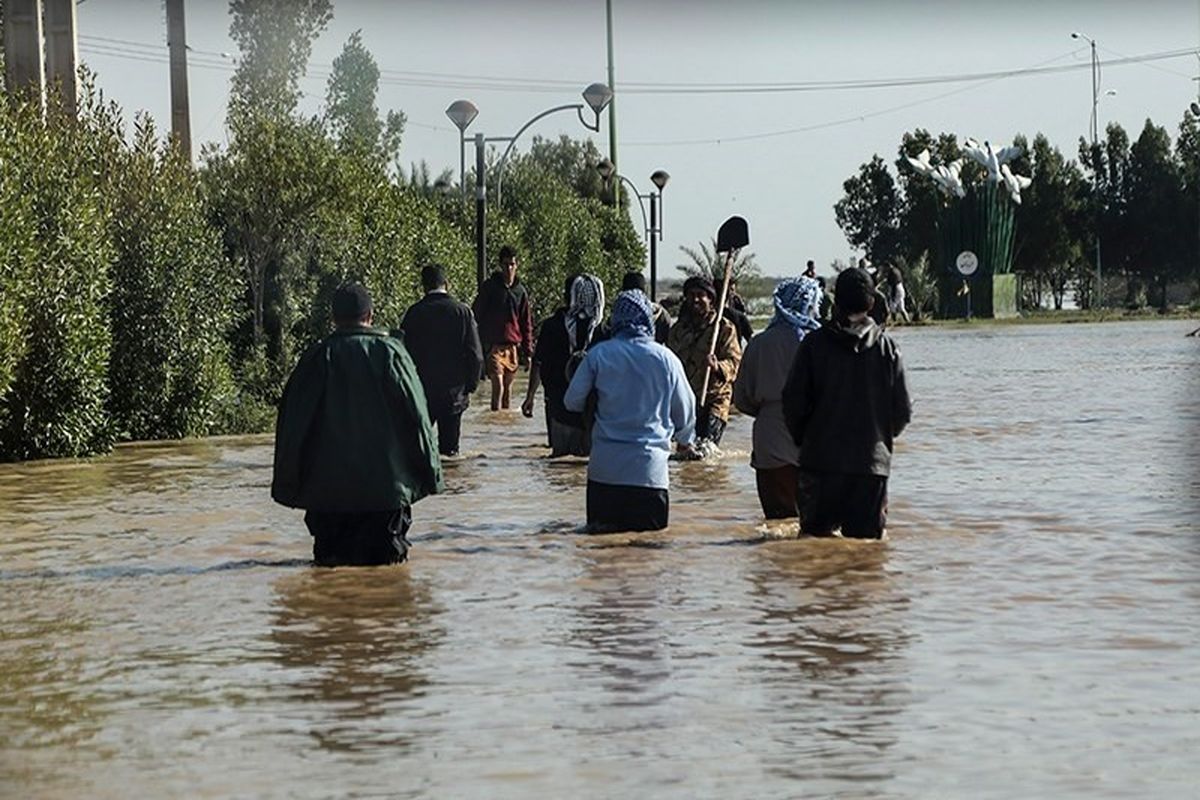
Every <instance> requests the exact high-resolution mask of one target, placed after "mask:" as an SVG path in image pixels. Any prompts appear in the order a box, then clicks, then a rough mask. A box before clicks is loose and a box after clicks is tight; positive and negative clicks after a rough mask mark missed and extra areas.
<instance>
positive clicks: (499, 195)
mask: <svg viewBox="0 0 1200 800" xmlns="http://www.w3.org/2000/svg"><path fill="white" fill-rule="evenodd" d="M571 109H574V110H575V111H578V112H579V121H580V122H583V125H584V127H586V128H588V129H589V130H593V131H598V130H600V117H599V115H597V116H596V126H595V127H592V126H591V125H588V124H587V122H586V121H585V120H584V119H583V103H567V104H566V105H561V106H555V107H554V108H547V109H546V110H545V111H543V112H542V113H540V114H538V115H537V116H535V117H534V118H532V119H531V120H529V121H528V122H526V123H525V124H524V125H522V126H521V128H520V130H518V131H517V132H516V133H514V134H513V135H512V136H511V137H504V138H506V139H508V147H506V148H504V154H503V155H501V156H500V161H499V163H497V164H496V205H497V206H498V205H500V201H501V200H502V199H503V197H504V194H503V191H504V164H505V162H506V161H508V156H509V154H511V153H512V149H513V148H514V147H516V146H517V139H520V138H521V134H522V133H524V132H525V131H527V130H528V129H529V127H530V126H531V125H533V123H535V122H537V121H538V120H540V119H542V118H543V117H548V116H550V115H551V114H557V113H558V112H559V111H570V110H571Z"/></svg>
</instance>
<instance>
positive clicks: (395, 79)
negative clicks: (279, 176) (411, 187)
mask: <svg viewBox="0 0 1200 800" xmlns="http://www.w3.org/2000/svg"><path fill="white" fill-rule="evenodd" d="M80 38H81V39H84V40H87V41H97V42H108V43H109V44H108V45H95V46H94V47H105V48H106V49H105V51H104V52H103V54H105V55H111V56H114V57H122V56H121V55H118V54H120V53H123V54H124V56H125V57H128V58H134V57H135V56H141V57H142V58H153V57H155V56H156V55H157V53H161V52H162V51H163V50H164V49H165V45H158V44H153V43H147V42H136V41H133V40H127V39H115V38H110V37H99V36H81V37H80ZM113 45H122V46H124V47H125V48H127V49H124V50H123V49H122V48H121V47H116V46H113ZM91 47H93V46H89V47H87V48H85V49H88V50H89V51H91ZM128 48H136V49H128ZM190 50H191V52H193V53H196V54H198V55H208V56H215V57H219V58H222V59H227V58H228V56H227V55H226V54H224V53H218V52H216V51H212V50H199V49H196V48H190ZM1109 52H1114V51H1109ZM1196 53H1197V51H1196V49H1195V48H1183V49H1177V50H1165V51H1160V52H1155V53H1146V54H1143V55H1139V56H1122V55H1120V54H1117V55H1118V56H1119V57H1118V58H1114V59H1110V60H1108V61H1103V62H1101V64H1100V66H1102V67H1116V66H1123V65H1126V64H1147V65H1149V64H1150V63H1151V62H1156V61H1165V60H1170V59H1176V58H1182V57H1185V56H1194V55H1195V54H1196ZM164 58H165V56H164ZM227 66H228V68H229V69H231V70H232V69H235V68H236V66H235V65H234V64H233V63H232V62H231V63H229V64H228V65H227ZM1090 68H1091V65H1090V64H1083V63H1080V64H1065V65H1057V66H1035V67H1025V68H1020V69H1009V70H994V71H989V72H963V73H949V74H942V75H924V76H913V77H907V78H864V79H839V80H823V81H787V82H774V83H764V82H738V83H719V82H718V83H690V82H650V81H627V82H623V83H622V85H621V88H620V91H621V92H623V93H625V94H780V93H798V92H821V91H854V90H871V89H896V88H906V87H910V86H931V85H937V84H945V83H975V82H979V81H988V80H995V79H1000V78H1014V77H1025V76H1033V75H1048V74H1056V73H1064V72H1074V71H1077V70H1085V69H1090ZM308 69H309V72H310V73H311V74H309V75H306V77H313V76H314V75H315V76H317V77H322V76H326V75H327V74H328V73H330V72H331V71H332V69H333V65H332V64H325V63H321V62H311V63H310V64H309V65H308ZM1166 71H1168V72H1169V70H1166ZM379 74H380V78H379V82H380V84H383V85H393V86H413V87H422V88H446V89H475V90H484V91H511V92H557V91H561V90H562V89H563V88H564V87H570V88H577V87H578V86H581V85H582V84H583V83H584V82H583V81H572V80H564V79H553V78H519V77H498V76H488V75H471V74H462V73H443V72H421V71H414V70H394V69H382V68H381V69H380V70H379ZM1174 74H1178V73H1174Z"/></svg>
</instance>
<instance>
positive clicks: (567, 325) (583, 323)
mask: <svg viewBox="0 0 1200 800" xmlns="http://www.w3.org/2000/svg"><path fill="white" fill-rule="evenodd" d="M564 299H565V300H566V303H567V304H566V305H565V306H561V307H559V308H558V309H557V310H556V311H555V312H554V313H553V314H552V315H551V316H550V318H549V319H547V320H546V321H545V322H543V323H542V328H541V331H540V332H539V333H538V337H537V347H536V349H534V351H533V366H532V367H530V369H529V389H528V391H526V393H525V402H523V403H521V413H522V414H524V415H525V416H526V417H532V416H533V401H534V398H535V397H537V390H538V385H539V384H540V385H542V386H545V387H546V430H547V432H548V433H549V436H550V457H551V458H557V457H558V456H567V455H573V456H586V455H587V454H588V450H589V448H590V444H589V442H588V434H587V430H586V428H585V425H584V420H583V415H582V414H575V413H572V412H570V411H567V410H566V409H565V408H563V395H564V394H566V392H567V384H568V383H569V382H570V380H571V375H572V374H573V373H574V371H575V369H576V367H577V366H578V364H579V360H580V359H582V358H583V355H584V354H585V353H586V352H587V349H588V348H589V347H590V346H591V345H592V344H593V343H594V342H595V341H596V340H597V339H598V338H600V336H601V333H602V331H601V325H600V318H601V316H602V315H603V314H604V284H603V283H601V282H600V279H599V278H597V277H595V276H593V275H576V276H573V277H571V278H569V279H568V280H567V286H566V293H565V297H564Z"/></svg>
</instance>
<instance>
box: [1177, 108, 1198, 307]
mask: <svg viewBox="0 0 1200 800" xmlns="http://www.w3.org/2000/svg"><path fill="white" fill-rule="evenodd" d="M1175 158H1176V160H1177V161H1178V162H1179V170H1180V177H1181V178H1182V180H1183V202H1182V211H1183V223H1182V224H1183V227H1182V230H1185V231H1189V230H1190V231H1193V233H1191V234H1190V235H1184V236H1182V237H1181V238H1182V240H1183V243H1184V244H1183V245H1182V246H1183V251H1184V259H1185V261H1186V262H1188V263H1190V264H1191V265H1192V271H1191V275H1192V291H1193V293H1194V294H1193V296H1194V297H1200V120H1197V117H1196V115H1195V114H1194V113H1193V112H1192V111H1191V109H1188V110H1187V111H1185V112H1184V114H1183V121H1182V122H1180V123H1179V136H1178V138H1176V140H1175ZM1185 271H1186V269H1185Z"/></svg>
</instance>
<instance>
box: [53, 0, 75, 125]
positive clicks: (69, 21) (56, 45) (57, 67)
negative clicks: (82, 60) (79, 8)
mask: <svg viewBox="0 0 1200 800" xmlns="http://www.w3.org/2000/svg"><path fill="white" fill-rule="evenodd" d="M45 24H46V86H47V87H48V88H52V89H53V88H55V87H57V89H58V91H59V99H60V101H61V102H62V107H63V110H64V111H66V112H67V114H68V116H70V117H71V119H74V118H75V116H76V113H77V112H78V105H79V86H78V80H77V76H76V72H75V70H76V67H77V65H78V64H79V45H78V42H77V40H76V38H75V0H46V23H45Z"/></svg>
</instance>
